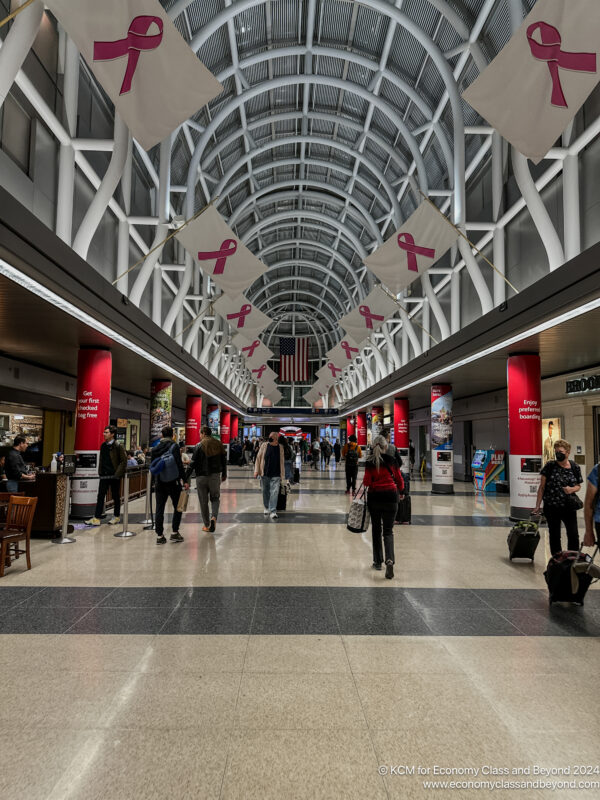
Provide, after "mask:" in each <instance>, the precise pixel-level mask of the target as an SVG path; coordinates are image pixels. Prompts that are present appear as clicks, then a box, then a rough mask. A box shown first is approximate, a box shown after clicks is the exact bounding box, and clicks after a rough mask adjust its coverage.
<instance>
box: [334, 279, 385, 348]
mask: <svg viewBox="0 0 600 800" xmlns="http://www.w3.org/2000/svg"><path fill="white" fill-rule="evenodd" d="M396 311H398V304H397V303H396V300H395V299H394V298H393V297H390V295H389V294H388V293H387V292H385V291H384V290H383V289H382V288H381V286H376V287H375V288H374V289H373V291H372V292H371V294H370V295H369V296H368V297H365V299H364V300H363V301H362V303H361V304H360V305H359V306H358V308H355V309H354V310H353V311H351V312H350V313H349V314H346V316H345V317H342V319H341V320H340V321H339V325H340V327H341V328H343V329H344V330H345V331H346V333H347V334H348V335H349V336H351V337H352V338H353V339H354V340H355V341H357V342H358V343H359V347H360V346H361V345H362V344H363V342H366V340H367V339H368V338H369V336H371V334H372V333H375V331H378V330H379V328H381V326H382V325H383V323H384V322H385V320H386V319H389V318H390V317H393V316H394V314H395V313H396Z"/></svg>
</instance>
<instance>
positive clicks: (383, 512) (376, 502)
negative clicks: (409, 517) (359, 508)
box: [367, 492, 398, 564]
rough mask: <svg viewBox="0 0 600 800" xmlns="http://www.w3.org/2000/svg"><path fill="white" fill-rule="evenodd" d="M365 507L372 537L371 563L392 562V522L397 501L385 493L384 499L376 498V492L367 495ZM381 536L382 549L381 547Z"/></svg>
mask: <svg viewBox="0 0 600 800" xmlns="http://www.w3.org/2000/svg"><path fill="white" fill-rule="evenodd" d="M367 507H368V509H369V513H370V514H371V533H372V535H373V563H374V564H381V563H382V562H383V551H384V549H385V560H386V561H392V562H393V561H394V520H395V519H396V513H397V511H398V501H397V500H390V499H389V495H388V494H387V492H386V497H385V498H379V497H377V492H369V493H368V494H367ZM382 536H383V547H382V546H381V544H382V542H381V539H382Z"/></svg>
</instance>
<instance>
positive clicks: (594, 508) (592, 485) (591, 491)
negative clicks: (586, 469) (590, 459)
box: [583, 464, 600, 547]
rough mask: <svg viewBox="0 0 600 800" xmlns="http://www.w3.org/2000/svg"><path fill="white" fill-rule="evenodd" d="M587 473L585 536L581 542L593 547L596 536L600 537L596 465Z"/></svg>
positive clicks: (599, 504)
mask: <svg viewBox="0 0 600 800" xmlns="http://www.w3.org/2000/svg"><path fill="white" fill-rule="evenodd" d="M599 466H600V465H598V464H596V465H595V466H594V469H593V470H592V471H591V472H590V474H589V475H588V483H587V489H586V492H585V502H584V516H585V537H584V539H583V543H584V545H585V546H586V547H593V546H594V545H595V544H596V538H598V539H600V502H598V501H599V500H600V495H599V494H598V467H599Z"/></svg>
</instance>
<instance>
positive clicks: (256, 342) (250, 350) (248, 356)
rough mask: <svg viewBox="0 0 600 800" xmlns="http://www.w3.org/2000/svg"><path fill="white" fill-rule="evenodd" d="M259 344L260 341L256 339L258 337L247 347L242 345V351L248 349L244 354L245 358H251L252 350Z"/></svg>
mask: <svg viewBox="0 0 600 800" xmlns="http://www.w3.org/2000/svg"><path fill="white" fill-rule="evenodd" d="M259 346H260V342H259V341H258V339H255V340H254V341H253V342H252V344H249V345H248V347H242V353H245V352H246V350H247V351H248V355H247V356H246V358H252V356H253V355H254V351H255V350H256V348H257V347H259Z"/></svg>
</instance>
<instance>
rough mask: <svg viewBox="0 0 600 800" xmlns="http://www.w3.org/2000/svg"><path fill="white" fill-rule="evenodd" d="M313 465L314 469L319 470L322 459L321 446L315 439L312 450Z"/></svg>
mask: <svg viewBox="0 0 600 800" xmlns="http://www.w3.org/2000/svg"><path fill="white" fill-rule="evenodd" d="M311 454H312V465H313V468H314V469H317V470H318V469H319V461H320V459H321V444H320V442H319V440H318V438H315V440H314V442H313V443H312V448H311Z"/></svg>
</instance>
